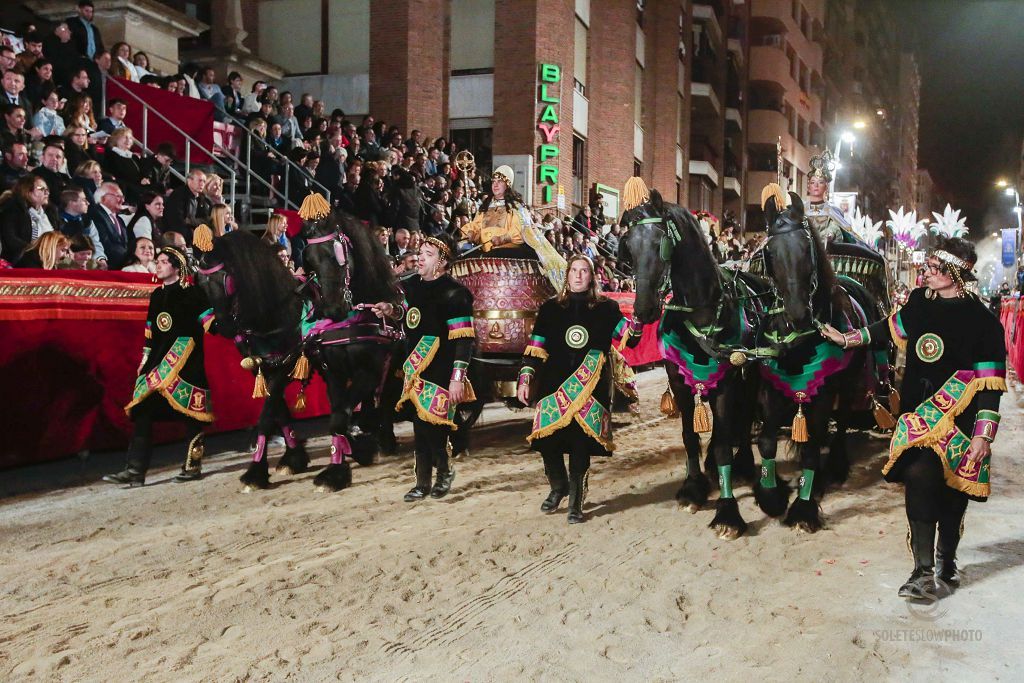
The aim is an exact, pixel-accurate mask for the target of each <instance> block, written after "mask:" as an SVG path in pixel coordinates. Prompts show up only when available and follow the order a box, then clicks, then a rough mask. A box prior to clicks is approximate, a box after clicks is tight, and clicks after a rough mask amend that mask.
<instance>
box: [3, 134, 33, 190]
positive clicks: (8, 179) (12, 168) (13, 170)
mask: <svg viewBox="0 0 1024 683" xmlns="http://www.w3.org/2000/svg"><path fill="white" fill-rule="evenodd" d="M26 173H28V147H27V146H26V145H25V143H23V142H15V143H13V144H11V145H4V161H3V163H2V164H0V192H3V191H5V190H10V189H11V188H13V187H14V184H15V183H16V182H18V180H19V179H20V178H21V177H22V176H24V175H25V174H26Z"/></svg>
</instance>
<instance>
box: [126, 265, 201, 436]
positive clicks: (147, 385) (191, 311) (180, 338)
mask: <svg viewBox="0 0 1024 683" xmlns="http://www.w3.org/2000/svg"><path fill="white" fill-rule="evenodd" d="M212 322H213V311H212V309H211V308H210V304H209V302H208V301H207V299H206V295H205V294H203V291H202V290H201V289H200V288H199V287H182V286H181V283H179V282H176V283H174V284H172V285H164V286H161V287H157V288H156V289H155V290H153V294H152V295H150V297H149V312H148V313H147V315H146V344H145V347H144V349H143V353H144V355H145V358H146V360H145V362H144V363H143V365H142V372H141V374H140V375H139V376H138V378H137V379H136V380H135V392H134V394H133V396H132V400H131V403H129V404H128V405H127V406H125V412H126V413H128V415H129V416H131V417H135V416H137V415H138V413H139V411H148V412H149V413H150V414H151V415H152V416H153V417H156V418H159V419H167V418H173V417H174V416H175V414H180V415H183V416H188V417H192V418H194V419H196V420H199V421H201V422H213V413H212V412H211V408H210V389H209V382H207V380H206V368H205V366H204V362H203V361H204V356H203V335H204V334H205V333H206V330H207V329H208V328H209V326H210V324H211V323H212ZM161 397H162V398H163V400H160V399H161ZM168 407H169V408H170V409H171V410H168Z"/></svg>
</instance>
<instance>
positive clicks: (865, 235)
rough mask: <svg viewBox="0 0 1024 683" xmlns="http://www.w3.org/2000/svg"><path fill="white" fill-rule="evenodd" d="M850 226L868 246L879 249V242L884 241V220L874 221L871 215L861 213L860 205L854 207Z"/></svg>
mask: <svg viewBox="0 0 1024 683" xmlns="http://www.w3.org/2000/svg"><path fill="white" fill-rule="evenodd" d="M850 228H851V229H852V230H853V232H854V234H856V235H857V237H860V238H861V239H862V240H864V241H865V242H866V243H867V244H868V246H870V247H872V248H874V249H875V250H876V251H877V249H878V244H879V242H881V241H882V237H884V235H883V234H882V221H878V222H877V223H872V222H871V216H865V215H861V212H860V207H859V206H857V207H854V209H853V217H852V220H851V221H850Z"/></svg>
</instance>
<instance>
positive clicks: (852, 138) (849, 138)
mask: <svg viewBox="0 0 1024 683" xmlns="http://www.w3.org/2000/svg"><path fill="white" fill-rule="evenodd" d="M857 123H863V122H861V121H858V122H857ZM854 125H856V124H854ZM856 141H857V136H856V135H854V134H853V133H851V132H850V131H848V130H844V131H843V132H842V133H840V134H839V138H838V139H837V140H836V151H835V154H834V155H833V156H834V157H835V160H836V173H834V174H833V175H832V183H831V184H830V185H829V187H828V193H829V194H830V195H831V194H833V193H834V192H835V191H836V177H837V176H838V175H839V169H840V168H841V165H840V162H839V154H840V153H841V152H842V151H843V143H844V142H845V143H846V144H848V145H850V146H851V147H852V146H853V143H854V142H856Z"/></svg>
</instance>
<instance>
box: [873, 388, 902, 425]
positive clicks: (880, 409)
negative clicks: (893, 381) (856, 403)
mask: <svg viewBox="0 0 1024 683" xmlns="http://www.w3.org/2000/svg"><path fill="white" fill-rule="evenodd" d="M889 398H890V401H891V399H892V397H891V396H890V397H889ZM871 403H872V408H871V412H872V413H873V414H874V416H875V424H877V425H878V428H879V429H883V430H885V429H892V428H893V427H895V426H896V418H894V417H893V416H892V413H890V412H889V411H888V410H887V409H886V407H885V406H883V405H882V404H881V403H879V402H878V399H876V398H875V397H874V396H872V397H871Z"/></svg>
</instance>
